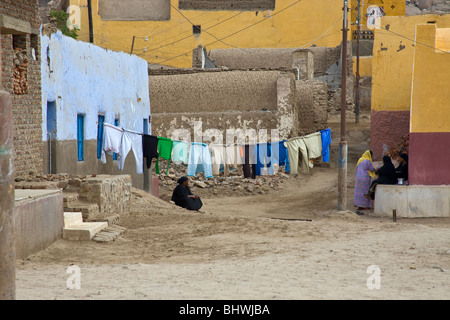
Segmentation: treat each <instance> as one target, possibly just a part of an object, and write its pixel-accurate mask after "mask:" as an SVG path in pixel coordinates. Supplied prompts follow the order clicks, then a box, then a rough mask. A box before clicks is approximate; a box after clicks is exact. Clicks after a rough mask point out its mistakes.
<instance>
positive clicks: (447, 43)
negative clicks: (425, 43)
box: [436, 28, 450, 52]
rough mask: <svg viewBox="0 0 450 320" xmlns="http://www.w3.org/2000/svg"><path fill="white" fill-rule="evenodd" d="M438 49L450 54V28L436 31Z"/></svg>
mask: <svg viewBox="0 0 450 320" xmlns="http://www.w3.org/2000/svg"><path fill="white" fill-rule="evenodd" d="M436 48H437V49H438V50H442V51H449V52H450V28H439V29H437V30H436Z"/></svg>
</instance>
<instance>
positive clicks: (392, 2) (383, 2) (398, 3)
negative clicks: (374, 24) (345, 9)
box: [351, 0, 406, 31]
mask: <svg viewBox="0 0 450 320" xmlns="http://www.w3.org/2000/svg"><path fill="white" fill-rule="evenodd" d="M373 5H376V6H378V7H382V8H383V10H384V13H385V14H386V16H404V15H405V5H406V4H405V0H361V9H360V12H361V29H363V30H368V29H367V24H366V22H367V21H366V18H365V15H366V13H367V8H368V7H369V6H373ZM351 8H352V9H351V16H352V20H351V21H352V31H353V30H356V20H357V17H358V1H357V0H353V1H352V5H351Z"/></svg>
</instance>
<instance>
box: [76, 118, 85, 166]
mask: <svg viewBox="0 0 450 320" xmlns="http://www.w3.org/2000/svg"><path fill="white" fill-rule="evenodd" d="M77 160H78V161H84V114H77Z"/></svg>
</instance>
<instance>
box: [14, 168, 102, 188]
mask: <svg viewBox="0 0 450 320" xmlns="http://www.w3.org/2000/svg"><path fill="white" fill-rule="evenodd" d="M95 176H96V175H95V174H93V175H92V176H91V175H89V176H87V175H76V174H70V173H59V174H44V175H37V174H36V173H34V172H30V173H29V175H28V177H27V178H16V180H15V188H16V189H63V190H67V191H68V189H71V188H79V187H80V186H81V183H82V182H86V179H87V178H88V177H95Z"/></svg>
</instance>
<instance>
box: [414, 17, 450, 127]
mask: <svg viewBox="0 0 450 320" xmlns="http://www.w3.org/2000/svg"><path fill="white" fill-rule="evenodd" d="M416 30H417V31H416V39H417V42H420V43H423V44H425V45H428V46H430V47H427V46H424V45H422V46H419V45H418V46H417V47H416V48H415V55H414V69H413V78H412V84H413V89H412V96H411V132H450V76H449V75H450V54H448V53H444V52H439V51H435V50H434V49H433V46H434V44H435V37H436V25H417V27H416ZM446 40H448V41H450V36H449V37H448V38H446Z"/></svg>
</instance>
